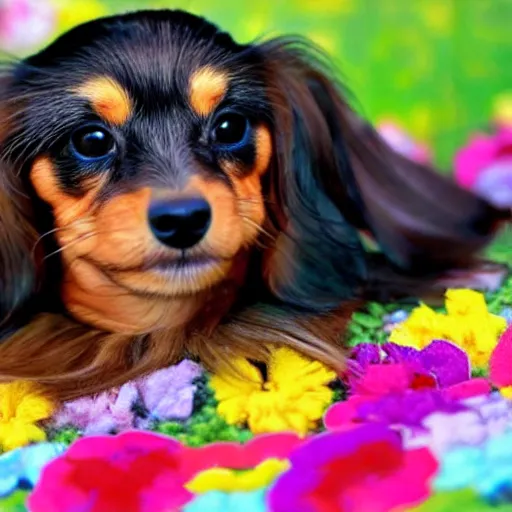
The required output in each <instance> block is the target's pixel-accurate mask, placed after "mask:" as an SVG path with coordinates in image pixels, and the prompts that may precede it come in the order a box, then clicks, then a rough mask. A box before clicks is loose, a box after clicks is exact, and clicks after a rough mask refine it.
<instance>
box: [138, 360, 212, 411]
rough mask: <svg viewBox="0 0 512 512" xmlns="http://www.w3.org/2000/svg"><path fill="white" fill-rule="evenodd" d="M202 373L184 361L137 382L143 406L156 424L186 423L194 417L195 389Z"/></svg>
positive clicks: (194, 364) (196, 367)
mask: <svg viewBox="0 0 512 512" xmlns="http://www.w3.org/2000/svg"><path fill="white" fill-rule="evenodd" d="M201 373H202V369H201V367H200V366H199V365H197V364H196V363H193V362H192V361H188V360H184V361H182V362H181V363H180V364H177V365H176V366H170V367H169V368H165V369H163V370H159V371H157V372H155V373H152V374H151V375H149V376H147V377H145V378H142V379H140V380H139V381H138V384H137V385H138V389H139V393H140V396H141V398H142V403H143V405H144V406H145V408H146V409H147V410H148V411H149V414H150V416H151V418H152V419H154V420H168V419H171V418H172V419H180V420H183V419H187V418H188V417H189V416H190V415H191V414H192V407H193V402H194V393H195V391H196V386H194V385H193V384H192V382H193V381H194V379H196V378H198V377H200V376H201Z"/></svg>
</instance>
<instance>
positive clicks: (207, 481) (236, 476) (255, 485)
mask: <svg viewBox="0 0 512 512" xmlns="http://www.w3.org/2000/svg"><path fill="white" fill-rule="evenodd" d="M289 467H290V463H289V462H288V461H287V460H281V459H266V460H264V461H263V462H262V463H260V464H258V465H257V466H256V467H254V468H252V469H249V470H246V471H236V470H233V469H228V468H211V469H206V470H205V471H201V472H200V473H198V474H197V475H196V476H195V477H194V478H193V479H192V480H191V481H190V482H188V483H187V484H186V486H185V487H186V488H187V489H188V490H189V491H190V492H193V493H195V494H203V493H206V492H210V491H221V492H236V491H241V492H250V491H255V490H257V489H261V488H263V487H267V486H268V485H270V484H271V483H272V482H273V481H274V480H275V479H276V477H277V476H278V475H279V474H281V473H283V472H284V471H286V470H287V469H288V468H289Z"/></svg>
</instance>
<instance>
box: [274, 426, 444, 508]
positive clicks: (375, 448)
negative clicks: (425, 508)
mask: <svg viewBox="0 0 512 512" xmlns="http://www.w3.org/2000/svg"><path fill="white" fill-rule="evenodd" d="M290 461H291V464H292V467H291V469H290V470H289V471H287V472H286V473H284V474H283V475H282V476H281V477H280V478H279V479H278V480H277V482H276V483H275V484H274V486H273V487H272V489H271V491H270V494H269V497H268V499H269V504H270V510H272V512H298V511H300V512H358V511H365V512H388V511H391V510H393V511H399V510H400V511H401V510H408V509H409V507H410V506H413V505H417V504H419V503H421V502H422V501H423V500H425V499H426V498H427V497H428V496H429V494H430V480H431V479H432V477H433V476H434V475H435V473H436V471H437V461H436V460H435V459H434V457H433V456H432V454H431V453H430V452H429V451H428V450H427V449H425V448H422V449H418V450H409V451H405V450H403V448H402V445H401V442H400V437H399V435H398V434H397V433H395V432H393V431H392V430H389V429H387V428H384V427H382V426H377V425H367V426H364V427H359V428H357V429H354V430H351V431H349V432H333V433H327V434H321V435H319V436H316V437H313V438H311V439H310V440H308V441H307V442H305V443H304V444H303V445H302V446H301V447H300V448H299V449H298V450H296V451H295V452H294V453H293V454H292V456H291V458H290Z"/></svg>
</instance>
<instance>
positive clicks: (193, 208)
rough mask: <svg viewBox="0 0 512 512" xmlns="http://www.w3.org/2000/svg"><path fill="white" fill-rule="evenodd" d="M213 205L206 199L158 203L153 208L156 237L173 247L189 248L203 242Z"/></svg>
mask: <svg viewBox="0 0 512 512" xmlns="http://www.w3.org/2000/svg"><path fill="white" fill-rule="evenodd" d="M211 216H212V213H211V208H210V205H209V204H208V203H207V202H206V201H205V200H204V199H202V198H187V199H174V200H169V201H165V202H157V203H155V204H152V205H151V206H150V208H149V224H150V226H151V230H152V231H153V234H154V235H155V237H156V238H157V239H158V240H159V241H160V242H161V243H163V244H165V245H167V246H168V247H172V248H173V249H188V248H190V247H193V246H194V245H196V244H197V243H199V242H200V241H201V239H202V238H203V237H204V236H205V235H206V232H207V231H208V228H209V227H210V223H211Z"/></svg>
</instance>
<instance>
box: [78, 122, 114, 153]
mask: <svg viewBox="0 0 512 512" xmlns="http://www.w3.org/2000/svg"><path fill="white" fill-rule="evenodd" d="M114 148H115V141H114V137H113V136H112V134H111V133H110V132H109V131H108V130H106V129H105V128H103V127H101V126H83V127H82V128H78V129H77V130H75V131H74V132H73V134H72V135H71V149H72V150H73V152H74V153H75V154H76V155H77V156H78V157H79V158H87V159H97V158H102V157H105V156H107V155H108V154H109V153H111V152H112V151H113V150H114Z"/></svg>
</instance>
